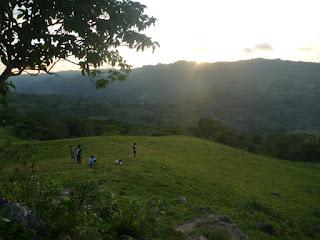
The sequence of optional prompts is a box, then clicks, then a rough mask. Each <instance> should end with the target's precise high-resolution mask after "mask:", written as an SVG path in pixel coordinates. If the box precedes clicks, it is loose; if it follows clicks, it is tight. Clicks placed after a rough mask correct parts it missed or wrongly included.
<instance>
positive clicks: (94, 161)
mask: <svg viewBox="0 0 320 240" xmlns="http://www.w3.org/2000/svg"><path fill="white" fill-rule="evenodd" d="M96 164H97V159H96V157H95V156H93V155H92V156H91V157H89V159H88V167H90V168H92V167H94V166H95V165H96Z"/></svg>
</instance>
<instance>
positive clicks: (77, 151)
mask: <svg viewBox="0 0 320 240" xmlns="http://www.w3.org/2000/svg"><path fill="white" fill-rule="evenodd" d="M69 151H70V157H71V160H72V161H73V162H76V163H78V164H81V157H82V147H81V145H77V146H76V147H75V146H73V145H70V150H69ZM131 151H132V159H135V158H136V155H137V143H133V144H132V146H131ZM119 161H121V164H119V165H122V164H123V160H116V161H115V162H116V164H117V163H118V162H119ZM96 164H97V158H96V157H95V156H94V155H91V156H90V157H89V159H88V166H89V167H93V166H95V165H96Z"/></svg>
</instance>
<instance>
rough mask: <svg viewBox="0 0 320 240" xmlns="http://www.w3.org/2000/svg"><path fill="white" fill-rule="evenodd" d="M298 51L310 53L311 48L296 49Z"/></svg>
mask: <svg viewBox="0 0 320 240" xmlns="http://www.w3.org/2000/svg"><path fill="white" fill-rule="evenodd" d="M297 50H298V51H312V48H297Z"/></svg>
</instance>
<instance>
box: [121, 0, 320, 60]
mask: <svg viewBox="0 0 320 240" xmlns="http://www.w3.org/2000/svg"><path fill="white" fill-rule="evenodd" d="M140 2H141V3H143V4H145V5H147V6H148V10H147V12H148V13H150V14H151V15H153V16H155V17H156V18H157V19H158V22H157V24H156V26H155V27H154V28H152V29H150V30H148V32H147V33H148V34H150V35H151V36H152V37H153V38H154V39H155V40H157V41H159V42H160V44H161V48H160V49H158V50H156V52H155V53H154V54H150V53H148V52H147V53H143V54H141V53H135V52H134V53H132V52H131V51H123V53H124V56H125V57H126V58H127V59H128V61H129V62H130V63H132V64H133V65H135V66H141V65H146V64H156V63H159V62H160V63H170V62H174V61H177V60H191V61H197V62H216V61H234V60H240V59H251V58H257V57H263V58H281V59H286V60H295V61H312V62H320V28H319V23H320V14H319V9H320V1H319V0H197V1H191V0H161V1H156V0H141V1H140Z"/></svg>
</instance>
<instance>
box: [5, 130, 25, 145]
mask: <svg viewBox="0 0 320 240" xmlns="http://www.w3.org/2000/svg"><path fill="white" fill-rule="evenodd" d="M7 141H10V142H12V143H16V142H22V141H23V140H22V139H19V138H17V137H15V136H14V134H13V133H12V129H10V128H0V144H4V143H6V142H7Z"/></svg>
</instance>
